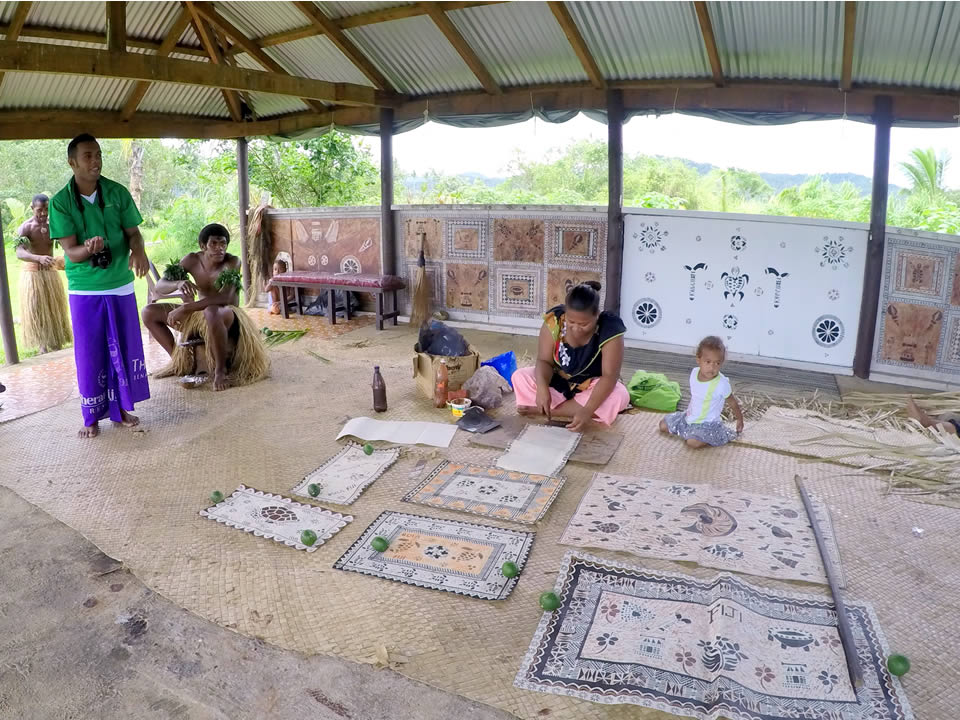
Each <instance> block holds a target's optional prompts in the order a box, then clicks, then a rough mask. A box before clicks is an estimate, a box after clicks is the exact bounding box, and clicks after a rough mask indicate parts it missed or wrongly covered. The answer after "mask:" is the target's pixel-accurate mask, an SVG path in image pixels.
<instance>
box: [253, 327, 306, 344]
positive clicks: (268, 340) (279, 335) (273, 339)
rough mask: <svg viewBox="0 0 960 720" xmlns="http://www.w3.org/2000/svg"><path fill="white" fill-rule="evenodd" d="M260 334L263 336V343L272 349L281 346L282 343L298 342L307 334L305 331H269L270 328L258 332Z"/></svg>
mask: <svg viewBox="0 0 960 720" xmlns="http://www.w3.org/2000/svg"><path fill="white" fill-rule="evenodd" d="M260 333H261V334H262V335H263V342H264V343H265V344H266V345H268V346H269V347H273V346H275V345H283V344H284V343H288V342H291V341H293V340H299V339H300V338H302V337H303V336H304V335H306V334H307V331H306V330H271V329H270V328H267V327H265V328H263V329H261V330H260Z"/></svg>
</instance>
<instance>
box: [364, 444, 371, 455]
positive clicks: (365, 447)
mask: <svg viewBox="0 0 960 720" xmlns="http://www.w3.org/2000/svg"><path fill="white" fill-rule="evenodd" d="M363 451H364V452H365V453H366V454H367V455H373V445H371V444H370V443H367V444H366V445H364V446H363Z"/></svg>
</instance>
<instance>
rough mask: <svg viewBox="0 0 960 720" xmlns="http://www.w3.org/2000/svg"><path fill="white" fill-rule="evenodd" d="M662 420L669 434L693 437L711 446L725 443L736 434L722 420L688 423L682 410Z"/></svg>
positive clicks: (685, 437) (686, 437) (686, 438)
mask: <svg viewBox="0 0 960 720" xmlns="http://www.w3.org/2000/svg"><path fill="white" fill-rule="evenodd" d="M663 422H664V423H665V424H666V426H667V430H669V431H670V434H671V435H677V436H678V437H682V438H683V439H684V440H689V439H691V438H693V439H694V440H699V441H700V442H704V443H706V444H707V445H712V446H713V447H720V446H721V445H726V444H727V443H728V442H730V441H731V440H733V439H735V438H736V437H737V434H736V433H735V432H734V431H733V430H731V429H730V428H728V427H727V426H726V425H724V424H723V420H714V421H713V422H704V423H688V422H687V413H686V412H684V411H681V412H675V413H670V414H669V415H667V416H666V417H665V418H664V419H663Z"/></svg>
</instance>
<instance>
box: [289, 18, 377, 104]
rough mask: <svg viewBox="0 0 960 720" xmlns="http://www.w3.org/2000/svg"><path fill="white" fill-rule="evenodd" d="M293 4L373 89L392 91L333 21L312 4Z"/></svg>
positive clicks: (367, 59)
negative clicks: (370, 83)
mask: <svg viewBox="0 0 960 720" xmlns="http://www.w3.org/2000/svg"><path fill="white" fill-rule="evenodd" d="M293 4H294V5H296V6H297V9H298V10H299V11H300V12H302V13H303V14H304V15H305V16H306V17H307V18H308V19H309V20H310V21H311V22H312V23H313V24H314V26H315V27H316V28H317V29H319V30H321V31H323V33H324V34H325V35H326V36H327V37H328V38H330V42H332V43H333V44H334V45H336V46H337V49H338V50H339V51H340V52H342V53H343V54H344V55H345V56H346V57H347V59H348V60H349V61H350V62H351V63H353V65H354V66H355V67H356V68H357V69H358V70H360V72H362V73H363V74H364V75H365V76H366V77H367V79H368V80H369V81H370V82H372V83H373V85H374V87H376V88H377V89H378V90H392V88H391V87H390V83H388V82H387V79H386V78H385V77H384V76H383V75H382V74H381V72H380V71H379V70H377V68H376V67H375V66H374V64H373V63H372V62H370V60H369V58H367V56H366V55H364V54H363V53H362V52H360V49H359V48H357V46H356V45H354V44H353V42H352V41H351V40H350V38H348V37H347V36H346V35H345V34H344V32H343V30H341V29H340V28H338V27H337V26H336V24H335V23H334V22H333V20H331V19H330V18H328V17H327V16H326V15H324V14H323V13H322V12H320V8H318V7H317V6H316V5H314V4H313V3H312V2H294V3H293Z"/></svg>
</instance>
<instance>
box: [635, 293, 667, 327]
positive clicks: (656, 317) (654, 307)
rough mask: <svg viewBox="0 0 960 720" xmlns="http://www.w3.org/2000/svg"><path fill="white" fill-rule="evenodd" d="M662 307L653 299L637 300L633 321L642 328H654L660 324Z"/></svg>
mask: <svg viewBox="0 0 960 720" xmlns="http://www.w3.org/2000/svg"><path fill="white" fill-rule="evenodd" d="M660 317H661V312H660V305H659V304H658V303H657V301H656V300H653V299H652V298H643V299H641V300H637V302H636V303H635V304H634V306H633V320H634V322H636V323H637V325H639V326H640V327H644V328H652V327H653V326H654V325H656V324H657V323H658V322H660Z"/></svg>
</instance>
